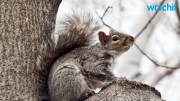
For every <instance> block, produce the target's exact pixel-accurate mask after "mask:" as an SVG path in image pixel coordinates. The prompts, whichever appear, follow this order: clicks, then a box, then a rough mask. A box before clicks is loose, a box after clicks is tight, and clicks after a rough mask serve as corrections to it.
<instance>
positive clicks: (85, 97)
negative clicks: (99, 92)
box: [77, 90, 95, 101]
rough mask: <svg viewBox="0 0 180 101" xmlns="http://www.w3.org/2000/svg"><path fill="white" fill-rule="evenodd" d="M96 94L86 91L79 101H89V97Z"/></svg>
mask: <svg viewBox="0 0 180 101" xmlns="http://www.w3.org/2000/svg"><path fill="white" fill-rule="evenodd" d="M94 94H95V92H94V91H92V90H88V91H86V92H85V93H84V94H83V95H82V96H81V97H80V98H79V99H78V100H77V101H84V100H85V99H87V98H88V97H90V96H92V95H94Z"/></svg>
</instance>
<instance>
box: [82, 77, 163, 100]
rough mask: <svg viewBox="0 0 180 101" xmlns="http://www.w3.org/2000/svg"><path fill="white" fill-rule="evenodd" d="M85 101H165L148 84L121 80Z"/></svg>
mask: <svg viewBox="0 0 180 101" xmlns="http://www.w3.org/2000/svg"><path fill="white" fill-rule="evenodd" d="M85 101H163V100H162V99H161V94H160V93H159V92H158V91H157V90H156V89H155V88H154V87H150V86H148V85H146V84H143V83H140V82H136V81H130V80H127V79H125V78H120V79H119V80H117V81H116V82H113V83H111V84H110V85H108V86H107V87H105V88H103V89H102V90H101V91H100V92H99V93H97V94H95V95H93V96H91V97H89V98H88V99H86V100H85Z"/></svg>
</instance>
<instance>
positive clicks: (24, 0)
mask: <svg viewBox="0 0 180 101" xmlns="http://www.w3.org/2000/svg"><path fill="white" fill-rule="evenodd" d="M60 2H61V0H0V19H1V20H0V26H1V27H0V32H1V33H0V101H12V100H13V101H14V100H18V101H19V100H20V101H37V100H38V91H37V88H36V78H35V72H36V71H35V69H34V67H35V62H36V53H37V51H38V47H39V44H40V43H41V41H42V40H43V39H44V38H45V37H47V34H50V33H51V31H52V30H53V29H54V24H55V17H56V13H57V10H58V6H59V4H60Z"/></svg>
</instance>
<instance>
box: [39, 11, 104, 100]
mask: <svg viewBox="0 0 180 101" xmlns="http://www.w3.org/2000/svg"><path fill="white" fill-rule="evenodd" d="M57 26H58V27H59V29H58V32H57V33H54V32H53V33H52V34H53V35H52V34H51V35H49V36H48V37H47V39H46V40H44V42H43V43H42V45H41V46H40V49H39V53H38V56H37V62H36V69H37V78H38V79H37V83H38V89H39V94H40V96H41V99H44V100H46V99H47V100H48V99H49V96H48V82H47V79H48V75H49V70H50V68H51V66H52V65H53V63H54V62H55V61H56V60H57V59H58V58H59V57H60V56H61V55H63V54H65V53H67V52H68V51H69V50H72V49H74V48H77V47H83V46H88V45H90V44H91V43H92V39H93V36H94V33H95V32H96V31H97V30H98V29H99V28H100V27H101V26H100V24H99V23H98V22H97V21H96V20H94V19H93V17H92V16H91V15H90V14H81V15H78V14H75V13H73V14H71V15H69V16H65V17H64V18H63V19H62V20H60V21H59V23H58V24H57ZM54 34H56V35H58V39H57V42H55V37H54Z"/></svg>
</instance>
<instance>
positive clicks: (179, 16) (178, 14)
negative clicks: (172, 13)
mask: <svg viewBox="0 0 180 101" xmlns="http://www.w3.org/2000/svg"><path fill="white" fill-rule="evenodd" d="M178 3H179V2H178V0H176V4H177V11H176V13H177V17H178V20H179V22H180V12H179V4H178Z"/></svg>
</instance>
